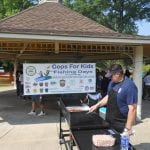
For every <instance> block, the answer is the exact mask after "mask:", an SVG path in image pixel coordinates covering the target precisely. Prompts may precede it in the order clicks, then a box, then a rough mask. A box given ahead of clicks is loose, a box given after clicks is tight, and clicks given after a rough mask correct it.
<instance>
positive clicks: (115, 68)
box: [105, 64, 123, 78]
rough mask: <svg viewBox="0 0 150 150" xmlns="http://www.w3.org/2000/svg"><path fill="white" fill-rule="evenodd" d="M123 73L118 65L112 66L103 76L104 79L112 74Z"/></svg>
mask: <svg viewBox="0 0 150 150" xmlns="http://www.w3.org/2000/svg"><path fill="white" fill-rule="evenodd" d="M116 73H123V69H122V66H121V65H120V64H113V65H111V66H110V67H109V68H108V71H107V73H106V75H105V77H106V78H111V76H112V75H113V74H116Z"/></svg>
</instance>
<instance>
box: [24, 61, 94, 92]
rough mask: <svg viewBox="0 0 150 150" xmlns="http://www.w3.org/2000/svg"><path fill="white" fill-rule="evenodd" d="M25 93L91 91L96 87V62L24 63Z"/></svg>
mask: <svg viewBox="0 0 150 150" xmlns="http://www.w3.org/2000/svg"><path fill="white" fill-rule="evenodd" d="M23 79H24V95H39V94H40V95H43V94H64V93H89V92H95V88H96V65H95V63H54V64H49V63H48V64H32V63H30V64H23Z"/></svg>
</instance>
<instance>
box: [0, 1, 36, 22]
mask: <svg viewBox="0 0 150 150" xmlns="http://www.w3.org/2000/svg"><path fill="white" fill-rule="evenodd" d="M37 1H38V0H13V1H12V0H0V19H3V18H5V17H8V16H10V15H13V14H15V13H18V12H20V11H22V10H24V9H27V8H28V7H30V6H33V5H34V4H36V2H37Z"/></svg>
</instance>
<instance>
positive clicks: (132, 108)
mask: <svg viewBox="0 0 150 150" xmlns="http://www.w3.org/2000/svg"><path fill="white" fill-rule="evenodd" d="M128 108H129V111H128V116H127V122H126V125H125V128H127V129H129V132H130V131H132V126H133V124H134V122H135V119H136V110H137V104H133V105H128Z"/></svg>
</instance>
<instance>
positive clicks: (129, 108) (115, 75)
mask: <svg viewBox="0 0 150 150" xmlns="http://www.w3.org/2000/svg"><path fill="white" fill-rule="evenodd" d="M105 76H106V77H107V78H111V82H110V83H109V86H108V93H107V95H106V96H105V97H104V98H103V99H102V100H101V101H99V102H98V103H97V104H95V105H93V106H92V107H91V108H90V112H92V111H95V110H96V109H97V108H98V107H102V106H104V105H107V111H106V120H107V121H108V122H109V124H110V126H111V127H112V128H114V129H115V130H116V131H118V132H127V133H128V134H131V133H132V126H133V124H134V121H135V118H136V110H137V99H138V96H137V94H138V91H137V87H136V85H135V84H134V82H133V81H131V80H130V79H129V78H128V77H126V76H125V75H124V73H123V69H122V66H121V65H119V64H113V65H111V66H110V68H109V69H108V72H107V74H106V75H105Z"/></svg>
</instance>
